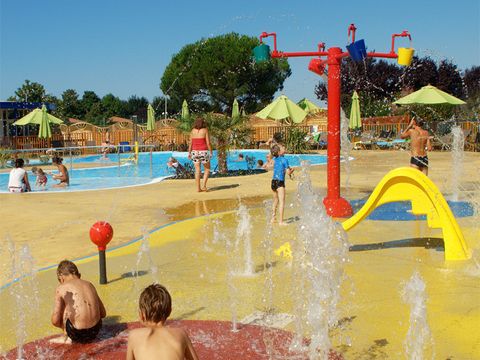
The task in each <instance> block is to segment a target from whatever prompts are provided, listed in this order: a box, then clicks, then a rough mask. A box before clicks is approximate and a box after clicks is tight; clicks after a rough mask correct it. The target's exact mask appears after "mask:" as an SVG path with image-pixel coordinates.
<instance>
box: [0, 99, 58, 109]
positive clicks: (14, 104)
mask: <svg viewBox="0 0 480 360" xmlns="http://www.w3.org/2000/svg"><path fill="white" fill-rule="evenodd" d="M44 104H45V106H46V107H47V110H50V111H52V110H56V109H57V106H56V105H55V104H52V103H48V102H45V103H42V102H25V101H0V109H6V110H17V109H20V110H21V109H27V110H28V109H31V110H33V109H37V108H41V107H42V105H44Z"/></svg>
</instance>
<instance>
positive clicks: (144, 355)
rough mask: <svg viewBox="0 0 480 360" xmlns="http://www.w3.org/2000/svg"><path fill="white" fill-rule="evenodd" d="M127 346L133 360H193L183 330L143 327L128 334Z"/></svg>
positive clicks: (188, 342) (189, 344)
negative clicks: (131, 352) (131, 351)
mask: <svg viewBox="0 0 480 360" xmlns="http://www.w3.org/2000/svg"><path fill="white" fill-rule="evenodd" d="M128 345H129V346H131V347H132V348H133V356H134V359H168V360H170V359H171V360H176V359H178V360H183V359H195V358H196V357H193V354H192V350H191V347H192V345H191V343H190V341H189V340H188V337H187V334H186V333H185V331H184V330H182V329H178V328H169V327H163V326H162V327H145V328H141V329H135V330H133V331H132V332H130V336H129V339H128Z"/></svg>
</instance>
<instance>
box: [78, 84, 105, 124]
mask: <svg viewBox="0 0 480 360" xmlns="http://www.w3.org/2000/svg"><path fill="white" fill-rule="evenodd" d="M99 102H100V98H99V97H98V95H97V94H95V92H94V91H91V90H87V91H84V92H83V96H82V100H81V101H80V104H81V109H82V114H84V116H85V121H88V122H91V121H92V120H91V119H93V118H97V117H98V114H97V113H98V108H99V107H98V106H97V108H96V109H95V111H93V112H91V110H92V107H93V105H94V104H96V103H99ZM93 114H96V115H95V116H93ZM92 116H93V117H92Z"/></svg>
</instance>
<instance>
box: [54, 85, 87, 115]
mask: <svg viewBox="0 0 480 360" xmlns="http://www.w3.org/2000/svg"><path fill="white" fill-rule="evenodd" d="M58 110H59V113H60V116H61V117H63V118H64V119H68V118H75V119H83V118H84V115H85V114H84V113H83V111H82V106H81V103H80V100H79V97H78V93H77V92H76V91H75V90H74V89H67V90H65V91H64V92H63V93H62V101H61V102H60V105H59V107H58Z"/></svg>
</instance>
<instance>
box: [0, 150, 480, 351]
mask: <svg viewBox="0 0 480 360" xmlns="http://www.w3.org/2000/svg"><path fill="white" fill-rule="evenodd" d="M351 155H352V156H354V158H355V160H353V161H351V162H350V163H349V166H348V169H347V170H348V171H347V170H346V169H345V166H343V167H342V171H343V172H342V186H344V188H343V189H342V193H343V196H344V197H346V198H347V199H349V200H354V199H359V198H363V197H365V196H367V195H368V193H369V192H371V191H372V190H373V188H374V187H375V185H376V184H377V183H378V182H379V181H380V180H381V178H382V177H383V176H384V175H385V174H386V173H387V172H388V171H389V170H391V169H393V168H396V167H399V166H404V165H405V164H408V161H409V155H408V153H407V152H402V151H355V152H353V153H352V154H351ZM429 157H430V163H431V170H430V177H431V178H432V180H433V181H434V182H435V183H436V184H437V186H438V187H439V188H440V190H441V191H442V193H443V194H444V195H445V196H446V197H449V196H450V194H451V186H452V181H451V179H452V176H453V175H454V174H452V168H453V167H452V162H451V154H450V153H446V152H445V153H440V152H435V153H431V154H430V156H429ZM479 167H480V154H479V153H466V154H465V162H464V167H463V172H462V176H461V181H460V188H461V190H462V191H461V199H464V200H468V201H469V202H471V203H474V204H476V205H478V202H479V195H480V177H479V175H478V168H479ZM270 177H271V174H269V173H267V174H261V175H255V176H244V177H235V178H216V179H211V180H210V182H209V188H210V191H209V192H207V193H195V192H193V190H194V184H193V181H192V180H168V181H164V182H162V183H159V184H153V185H148V186H142V187H136V188H127V189H113V190H105V191H95V192H77V193H50V194H48V193H45V194H21V195H11V194H0V203H1V207H0V218H1V219H2V225H1V234H0V235H1V239H2V242H1V244H2V246H1V248H0V250H1V259H2V262H1V264H0V266H1V268H0V276H1V278H0V284H2V285H5V284H6V283H8V282H9V281H10V280H12V278H14V277H16V276H18V275H19V273H25V272H29V270H30V269H31V268H34V269H39V268H44V267H48V266H52V265H55V264H56V263H58V261H59V260H61V259H63V258H69V259H79V258H84V259H83V260H80V261H78V262H77V263H78V264H79V266H80V271H81V272H82V274H83V276H84V278H86V279H90V280H91V281H92V282H94V283H96V282H97V266H98V265H97V261H98V259H97V258H96V257H95V256H94V255H95V253H96V248H95V247H94V246H93V244H91V243H90V241H89V237H88V231H89V228H90V226H91V225H92V224H93V223H94V222H96V221H98V220H106V221H108V222H110V224H111V225H112V226H113V228H114V238H113V240H112V242H111V244H110V247H111V248H112V249H113V250H112V251H110V252H109V253H108V255H107V258H108V275H109V284H108V285H104V286H98V288H99V293H100V295H101V297H102V298H103V299H104V301H105V303H106V305H107V310H108V313H109V317H108V319H107V323H112V324H113V323H119V322H131V321H135V320H136V317H137V315H136V314H137V310H136V306H137V305H136V301H137V299H138V294H139V292H140V291H141V289H142V287H144V286H145V285H147V284H148V283H151V282H153V281H159V282H160V283H162V284H165V285H166V286H167V288H169V289H170V291H171V293H172V296H173V298H174V312H173V314H172V317H173V318H175V319H179V320H183V319H189V320H231V319H232V314H236V318H237V319H238V320H243V322H244V323H245V322H246V323H261V321H262V320H261V319H260V318H261V317H262V316H261V314H265V313H269V314H275V315H276V316H274V317H273V318H272V319H273V320H271V323H267V324H263V325H269V324H270V325H273V326H276V327H280V328H284V329H286V330H294V329H295V324H294V322H292V318H293V317H292V314H293V313H294V308H295V306H294V303H295V292H294V291H292V289H295V283H296V281H298V279H296V278H295V276H294V274H293V272H292V270H291V269H292V265H291V261H290V260H289V259H286V258H283V257H278V256H275V255H271V256H272V258H271V259H270V260H268V259H267V257H268V256H270V255H265V251H264V241H263V240H264V238H265V231H266V230H265V229H266V221H265V218H266V215H265V210H264V209H265V205H264V200H266V199H270V196H271V191H270V189H269V183H270ZM311 179H312V183H313V187H314V188H315V190H316V191H317V192H318V193H320V194H321V193H324V192H325V184H326V168H325V167H324V166H316V167H313V168H312V169H311ZM347 179H348V180H347ZM347 181H348V183H346V182H347ZM297 182H298V176H297V179H296V180H294V181H287V209H286V215H287V217H288V218H290V219H292V220H294V221H293V222H292V223H291V224H290V225H289V226H287V227H286V228H278V227H274V229H273V235H272V241H273V245H272V246H273V248H274V249H276V248H278V247H279V246H281V245H282V244H284V243H285V242H286V241H290V242H294V241H295V239H299V233H298V229H297V226H296V223H297V222H298V221H295V220H298V218H297V217H298V216H299V211H300V209H299V207H298V204H297V202H296V196H295V192H296V183H297ZM345 185H346V187H345ZM239 199H241V202H242V203H243V204H245V205H246V206H247V208H248V209H249V213H250V215H251V217H252V223H253V229H252V248H253V253H254V256H253V261H254V264H255V274H254V275H253V276H249V277H245V276H233V277H232V276H231V275H229V273H231V272H232V266H241V263H242V262H241V261H240V262H239V260H238V257H239V256H240V255H238V256H237V257H235V256H234V255H233V257H232V252H231V251H230V250H231V249H229V248H228V246H227V245H228V243H229V241H235V238H236V227H237V219H236V216H235V214H234V213H232V212H229V211H231V210H236V209H237V208H238V204H239ZM211 214H215V215H211ZM312 216H315V214H312ZM192 218H193V219H192ZM458 222H459V224H460V227H461V228H462V231H463V232H464V235H465V238H466V241H467V243H468V245H469V246H470V248H471V249H472V250H473V258H472V259H470V260H468V261H464V262H453V263H452V262H448V263H446V262H445V261H444V260H443V251H441V250H439V249H438V247H439V246H440V247H441V241H440V244H439V243H438V241H436V246H431V245H429V244H428V242H426V241H422V239H423V240H424V239H426V238H429V239H432V240H431V241H432V242H435V239H438V238H439V237H441V233H440V232H439V231H438V230H431V229H428V228H427V226H426V224H425V222H424V221H410V222H395V221H371V220H367V221H364V222H363V223H361V224H360V225H358V226H357V227H356V228H354V229H352V230H351V231H350V232H349V233H348V241H349V243H350V245H358V246H357V247H355V249H356V250H357V251H350V254H349V258H350V262H348V263H347V265H346V267H345V273H346V275H347V277H346V280H345V281H344V283H343V285H342V298H341V301H340V304H339V308H340V316H339V318H340V319H341V321H340V322H339V323H338V324H337V325H336V326H334V327H333V328H332V329H331V334H330V335H331V338H332V347H333V348H334V349H335V350H336V351H337V352H339V353H342V354H343V355H344V357H345V358H346V359H373V358H391V359H398V358H401V357H404V355H403V354H404V353H405V345H404V343H403V342H404V340H405V338H406V336H407V331H408V328H409V325H410V322H409V314H410V309H409V306H408V305H407V304H405V303H404V302H403V301H402V299H401V295H400V292H401V291H400V289H401V288H402V286H403V284H404V283H405V282H406V281H407V280H408V279H409V278H410V277H411V276H412V274H413V272H414V271H415V270H417V271H418V272H419V274H420V275H421V276H422V278H423V280H424V281H425V284H426V289H427V290H426V291H427V300H426V302H427V314H428V323H429V326H430V329H431V333H432V339H433V343H432V344H431V345H430V346H429V347H428V348H427V349H426V351H427V352H430V353H434V354H435V355H434V358H439V359H442V358H455V359H473V358H479V357H480V346H479V345H478V344H480V337H479V335H478V334H479V333H480V332H479V331H478V330H479V328H480V309H479V306H478V299H479V298H480V286H479V285H478V284H479V282H478V279H479V277H480V262H479V260H478V248H479V247H480V227H479V226H478V215H476V216H471V217H467V218H461V219H458ZM163 225H167V226H165V227H162V226H163ZM159 227H162V228H161V229H159V230H158V231H154V230H156V229H158V228H159ZM152 231H153V232H152ZM142 236H143V237H144V238H145V239H147V240H146V241H141V240H140V241H136V242H133V243H132V244H130V245H128V246H121V245H125V244H127V243H128V242H130V241H132V240H133V239H136V238H141V237H142ZM395 241H396V242H395ZM142 244H143V245H142ZM365 244H382V246H376V247H375V246H373V247H371V246H370V247H368V246H366V247H362V245H365ZM399 244H400V245H399ZM405 244H410V245H405ZM24 245H28V250H26V248H25V247H24ZM117 246H121V247H119V248H118V249H114V248H115V247H117ZM89 256H90V257H89ZM92 256H93V257H92ZM232 264H233V265H232ZM239 264H240V265H239ZM265 264H267V266H265ZM269 274H270V275H269ZM135 275H137V276H135ZM269 278H271V279H272V281H273V284H275V286H274V288H273V289H272V290H270V288H268V287H266V285H265V284H266V283H267V282H268V281H266V280H268V279H269ZM55 282H56V278H55V275H54V269H53V270H45V271H41V272H39V273H37V274H36V276H35V277H28V278H26V279H23V280H20V281H18V282H17V283H15V284H14V285H12V286H8V287H3V288H2V289H1V290H0V300H1V304H2V305H1V308H2V309H7V310H6V311H2V312H1V313H2V314H1V315H0V319H1V320H2V324H5V325H6V326H3V327H2V329H1V330H0V339H1V342H0V344H1V347H0V353H1V351H6V350H8V349H10V348H11V347H13V346H15V345H16V343H17V342H18V341H19V340H21V341H22V342H24V341H31V340H33V339H37V338H41V337H44V336H48V335H51V334H54V333H56V332H57V331H56V329H54V328H53V327H52V326H50V324H49V312H50V311H51V306H52V304H51V301H52V296H53V293H54V289H55V286H56V283H55ZM270 293H271V294H272V296H271V297H270V300H268V301H267V300H266V298H269V296H270V295H268V296H267V295H266V294H270ZM31 299H35V301H31ZM259 314H260V315H259ZM18 323H20V324H21V326H16V324H18Z"/></svg>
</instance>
